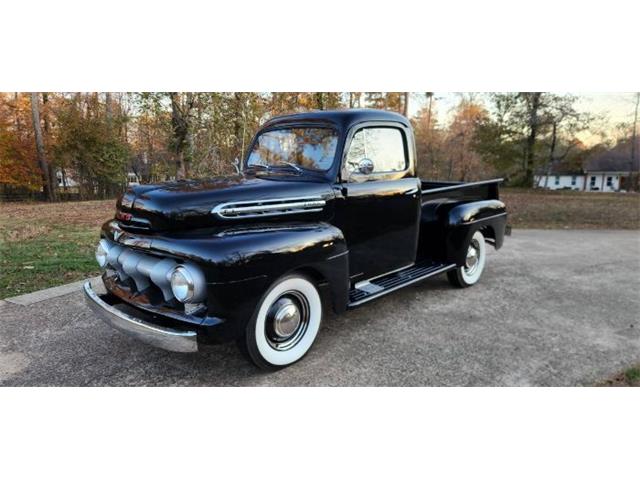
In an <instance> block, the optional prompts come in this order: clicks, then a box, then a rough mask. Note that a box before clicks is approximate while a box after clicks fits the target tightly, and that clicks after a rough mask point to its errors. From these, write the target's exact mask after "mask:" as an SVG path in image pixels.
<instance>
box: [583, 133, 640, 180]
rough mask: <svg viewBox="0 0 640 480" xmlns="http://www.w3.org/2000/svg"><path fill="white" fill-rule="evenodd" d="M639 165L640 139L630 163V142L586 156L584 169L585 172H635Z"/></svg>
mask: <svg viewBox="0 0 640 480" xmlns="http://www.w3.org/2000/svg"><path fill="white" fill-rule="evenodd" d="M639 165H640V139H638V145H637V147H636V158H635V161H634V162H633V165H631V145H630V142H629V143H626V144H622V145H617V146H616V147H614V148H612V149H610V150H606V151H603V152H597V153H594V154H593V155H591V156H590V157H589V158H587V160H586V162H585V165H584V169H585V170H586V171H587V172H629V171H634V172H637V171H638V170H639V168H638V167H639Z"/></svg>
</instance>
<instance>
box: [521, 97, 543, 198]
mask: <svg viewBox="0 0 640 480" xmlns="http://www.w3.org/2000/svg"><path fill="white" fill-rule="evenodd" d="M529 95H531V103H530V105H529V136H528V137H527V152H526V155H525V162H524V181H525V185H527V186H528V187H530V186H531V185H533V161H534V158H535V146H536V139H537V135H538V109H539V108H540V97H541V96H542V93H541V92H533V93H530V94H529Z"/></svg>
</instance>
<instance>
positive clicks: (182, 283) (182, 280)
mask: <svg viewBox="0 0 640 480" xmlns="http://www.w3.org/2000/svg"><path fill="white" fill-rule="evenodd" d="M171 290H172V291H173V295H174V296H175V297H176V298H177V299H178V301H180V302H182V303H186V302H188V301H189V300H191V299H193V294H194V291H195V282H194V280H193V276H192V275H191V274H190V273H189V271H188V270H187V269H186V268H184V267H182V266H178V267H176V268H175V270H174V271H173V273H172V274H171Z"/></svg>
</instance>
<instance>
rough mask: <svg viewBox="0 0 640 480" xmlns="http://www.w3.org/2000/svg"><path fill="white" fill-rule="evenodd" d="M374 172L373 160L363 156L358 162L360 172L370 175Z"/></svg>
mask: <svg viewBox="0 0 640 480" xmlns="http://www.w3.org/2000/svg"><path fill="white" fill-rule="evenodd" d="M371 172H373V161H372V160H371V159H370V158H363V159H362V160H360V163H358V173H361V174H363V175H369V174H370V173H371Z"/></svg>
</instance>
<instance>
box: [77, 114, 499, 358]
mask: <svg viewBox="0 0 640 480" xmlns="http://www.w3.org/2000/svg"><path fill="white" fill-rule="evenodd" d="M499 183H500V180H499V179H497V180H489V181H484V182H475V183H458V182H432V181H421V180H420V179H419V178H417V175H416V152H415V142H414V138H413V131H412V128H411V124H410V123H409V121H408V120H407V119H406V118H405V117H403V116H401V115H398V114H395V113H391V112H385V111H379V110H344V111H322V112H310V113H304V114H296V115H287V116H282V117H276V118H274V119H272V120H270V121H269V122H267V123H266V124H265V125H264V126H263V127H262V128H261V129H260V131H258V132H257V134H256V135H255V137H254V139H253V141H252V142H251V144H250V146H249V148H248V151H247V154H246V156H245V158H244V159H243V161H242V165H241V167H240V168H239V171H238V172H237V174H236V175H231V176H226V177H216V178H211V179H207V180H200V181H181V182H172V183H166V184H159V185H138V186H132V187H130V188H129V189H128V190H127V191H126V192H125V194H123V195H122V197H121V198H120V199H119V200H118V202H117V206H116V214H115V218H114V219H113V220H110V221H108V222H107V223H105V225H104V226H103V228H102V238H101V240H100V243H99V245H98V249H97V252H96V258H97V260H98V263H99V264H100V266H101V267H102V268H103V270H104V273H103V276H102V278H103V282H104V286H105V293H98V292H97V291H94V290H93V288H92V287H91V285H89V284H86V285H85V293H86V296H87V299H88V302H89V305H90V306H91V308H92V309H93V310H94V311H95V312H96V313H97V314H99V315H100V317H102V318H103V319H105V320H106V321H107V322H109V323H110V324H111V325H113V326H114V327H116V328H118V329H120V330H122V331H124V332H126V333H128V334H130V335H134V336H135V337H137V338H139V339H141V340H143V341H146V342H147V343H151V344H153V345H156V346H160V347H162V348H166V349H169V350H176V351H187V352H193V351H197V350H198V348H200V346H201V345H203V344H210V343H219V342H224V341H230V340H235V341H237V342H238V344H239V346H240V348H241V350H242V351H243V352H244V353H245V354H246V355H247V356H248V358H249V359H250V360H251V361H253V362H254V363H255V364H256V365H257V366H259V367H262V368H266V369H276V368H282V367H284V366H287V365H290V364H291V363H294V362H296V361H298V360H300V359H301V358H302V357H303V356H304V355H305V354H306V353H307V352H308V350H309V349H310V348H311V345H312V344H313V341H314V340H315V338H316V335H317V333H318V330H319V327H320V322H321V319H322V316H323V314H324V312H325V311H326V310H327V309H332V310H334V311H335V312H337V313H340V312H343V311H345V310H347V309H349V308H355V307H358V306H360V305H362V304H364V303H367V302H369V301H372V300H375V299H377V298H379V297H381V296H384V295H386V294H388V293H391V292H392V291H395V290H397V289H399V288H403V287H405V286H408V285H411V284H414V283H416V282H419V281H421V280H424V279H425V278H428V277H430V276H433V275H437V274H440V273H446V274H447V276H448V278H449V280H450V281H451V283H452V284H454V285H455V286H457V287H469V286H471V285H474V284H475V283H477V282H478V280H479V279H480V276H481V274H482V272H483V270H484V267H485V263H486V255H485V249H486V244H489V245H492V246H494V247H495V248H496V249H498V248H500V247H501V246H502V242H503V238H504V234H505V230H506V210H505V206H504V204H503V203H502V202H501V201H500V200H499V195H498V185H499Z"/></svg>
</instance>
